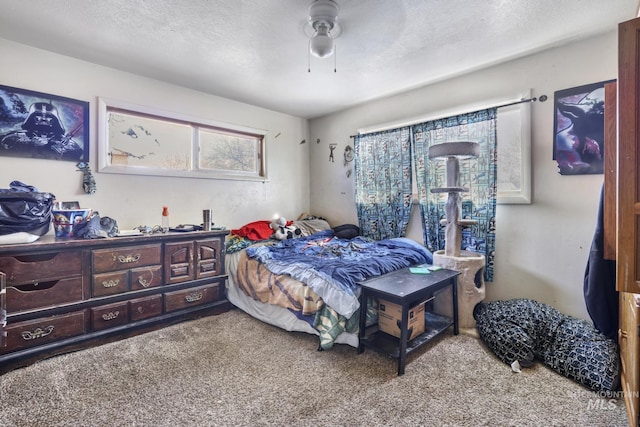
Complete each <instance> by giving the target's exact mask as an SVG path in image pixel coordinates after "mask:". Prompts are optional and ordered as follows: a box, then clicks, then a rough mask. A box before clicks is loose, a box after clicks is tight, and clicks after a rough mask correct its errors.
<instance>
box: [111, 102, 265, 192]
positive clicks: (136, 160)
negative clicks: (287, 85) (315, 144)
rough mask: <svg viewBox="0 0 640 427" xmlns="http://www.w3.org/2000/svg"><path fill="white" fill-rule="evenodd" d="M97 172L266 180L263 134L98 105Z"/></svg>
mask: <svg viewBox="0 0 640 427" xmlns="http://www.w3.org/2000/svg"><path fill="white" fill-rule="evenodd" d="M98 126H99V138H98V141H99V170H100V171H101V172H108V173H124V174H135V175H161V176H175V177H196V178H218V179H238V180H260V181H264V180H266V169H265V152H264V151H265V135H266V131H262V130H258V129H251V128H248V127H243V126H236V125H229V124H224V123H218V122H213V121H206V120H203V119H199V118H198V119H197V118H193V117H189V116H186V115H181V114H178V113H169V112H164V111H162V112H161V111H159V110H155V109H151V108H148V107H141V106H134V105H131V104H125V103H122V102H118V101H113V100H107V99H104V98H101V99H100V106H99V122H98Z"/></svg>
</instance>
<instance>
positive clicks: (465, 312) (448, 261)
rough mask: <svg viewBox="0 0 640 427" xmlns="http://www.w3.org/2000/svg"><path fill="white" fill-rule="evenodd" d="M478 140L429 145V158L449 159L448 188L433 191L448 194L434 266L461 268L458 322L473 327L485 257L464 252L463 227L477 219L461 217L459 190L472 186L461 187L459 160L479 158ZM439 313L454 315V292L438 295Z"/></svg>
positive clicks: (481, 297) (481, 293)
mask: <svg viewBox="0 0 640 427" xmlns="http://www.w3.org/2000/svg"><path fill="white" fill-rule="evenodd" d="M478 153H479V146H478V143H477V142H467V141H458V142H449V143H444V144H436V145H433V146H431V147H430V148H429V159H430V160H434V159H444V160H445V161H446V169H447V172H446V173H447V175H446V177H447V182H446V187H442V188H433V189H431V192H432V193H448V198H447V203H446V205H445V218H446V219H443V220H441V224H442V225H444V226H445V249H444V251H442V250H439V251H436V252H435V253H434V254H433V263H434V265H439V266H441V267H443V268H448V269H451V270H456V271H460V273H461V274H460V277H459V278H458V321H459V324H460V327H461V328H474V327H475V326H476V322H475V319H474V318H473V308H474V307H475V306H476V304H478V303H479V302H480V301H482V300H484V297H485V286H484V277H483V273H484V267H485V263H486V261H485V257H484V255H482V254H478V253H476V252H471V251H464V250H462V249H461V246H462V227H468V226H472V225H474V224H476V223H477V221H475V220H468V219H463V218H461V212H462V198H461V196H460V193H462V192H468V191H469V189H467V188H463V187H461V186H460V160H466V159H471V158H476V157H478ZM434 309H435V311H436V313H439V314H443V315H446V316H450V317H451V316H453V304H452V303H451V291H450V290H446V291H443V292H441V293H440V294H439V295H437V296H436V299H435V302H434Z"/></svg>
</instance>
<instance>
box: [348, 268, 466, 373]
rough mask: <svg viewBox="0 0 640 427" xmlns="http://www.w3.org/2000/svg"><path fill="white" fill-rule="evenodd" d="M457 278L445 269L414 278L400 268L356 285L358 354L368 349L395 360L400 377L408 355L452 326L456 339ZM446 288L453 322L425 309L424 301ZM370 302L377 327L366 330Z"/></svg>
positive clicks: (408, 271) (409, 270)
mask: <svg viewBox="0 0 640 427" xmlns="http://www.w3.org/2000/svg"><path fill="white" fill-rule="evenodd" d="M459 274H460V272H458V271H453V270H448V269H440V270H437V271H431V272H429V273H426V274H417V273H413V272H412V271H411V269H409V268H403V269H400V270H397V271H394V272H391V273H387V274H383V275H382V276H377V277H374V278H371V279H368V280H364V281H362V282H358V285H360V287H361V290H362V292H361V294H360V328H359V332H358V353H362V352H363V351H364V348H365V347H367V348H371V349H373V350H376V351H378V352H381V353H383V354H387V355H388V356H391V357H393V358H396V359H398V375H402V374H404V368H405V363H406V360H407V354H409V353H411V352H412V351H413V350H416V349H417V348H419V347H421V346H422V345H424V344H426V343H428V342H429V341H431V340H432V339H434V338H435V337H436V336H437V335H439V334H440V333H442V332H444V331H445V330H447V328H448V327H449V326H451V325H453V334H454V335H458V293H457V289H458V288H457V276H458V275H459ZM446 288H450V289H451V294H452V298H451V299H452V304H453V318H450V317H447V316H441V315H438V314H436V313H432V312H431V311H430V310H429V309H428V307H425V302H426V301H428V300H430V299H432V298H433V297H434V295H435V294H436V292H439V291H441V290H443V289H446ZM370 298H377V300H378V305H379V308H378V325H372V326H371V327H367V325H366V319H367V306H368V304H367V301H368V300H369V299H370ZM382 306H384V307H382ZM403 312H404V313H403ZM403 315H404V316H403ZM403 323H404V324H403ZM411 328H413V329H412V330H411ZM410 330H411V332H410ZM403 332H404V333H403ZM403 335H404V338H403V337H402V336H403Z"/></svg>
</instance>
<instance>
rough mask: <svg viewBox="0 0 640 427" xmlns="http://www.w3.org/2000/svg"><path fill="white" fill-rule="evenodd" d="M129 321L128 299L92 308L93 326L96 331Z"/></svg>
mask: <svg viewBox="0 0 640 427" xmlns="http://www.w3.org/2000/svg"><path fill="white" fill-rule="evenodd" d="M126 323H129V303H128V302H127V301H124V302H119V303H115V304H109V305H101V306H100V307H95V308H92V309H91V326H92V328H93V330H94V331H100V330H102V329H108V328H113V327H115V326H120V325H124V324H126Z"/></svg>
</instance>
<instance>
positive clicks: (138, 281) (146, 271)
mask: <svg viewBox="0 0 640 427" xmlns="http://www.w3.org/2000/svg"><path fill="white" fill-rule="evenodd" d="M130 277H131V290H132V291H137V290H140V289H147V288H153V287H155V286H160V285H161V284H162V266H161V265H153V266H150V267H140V268H132V269H131V273H130Z"/></svg>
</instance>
